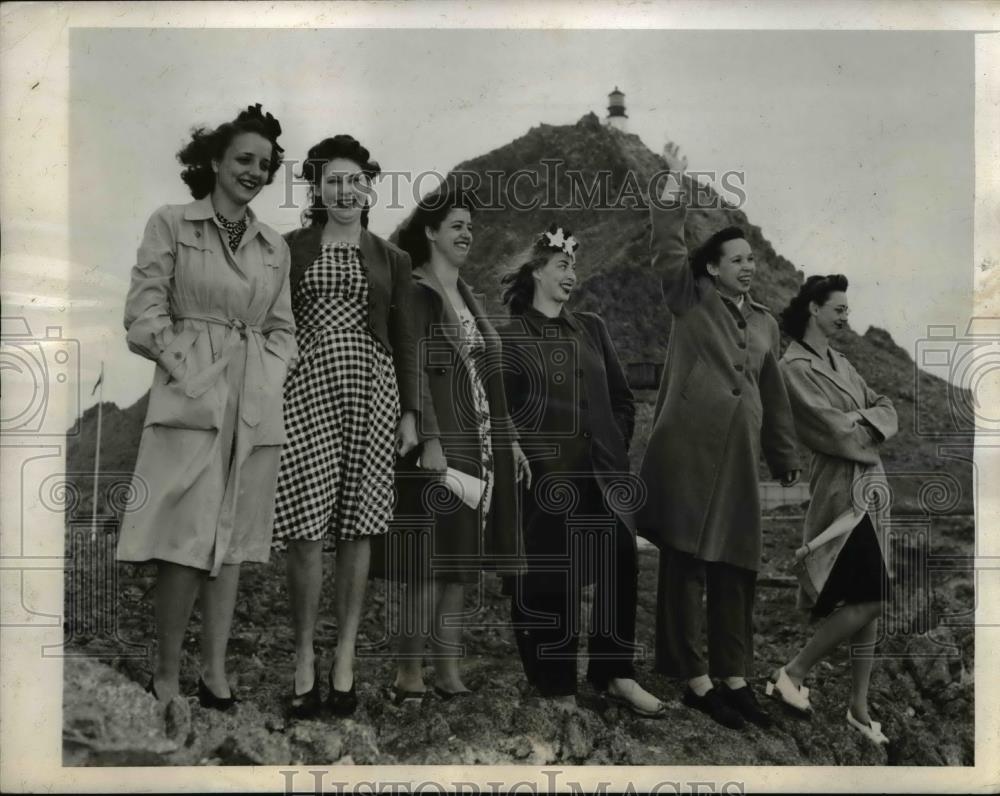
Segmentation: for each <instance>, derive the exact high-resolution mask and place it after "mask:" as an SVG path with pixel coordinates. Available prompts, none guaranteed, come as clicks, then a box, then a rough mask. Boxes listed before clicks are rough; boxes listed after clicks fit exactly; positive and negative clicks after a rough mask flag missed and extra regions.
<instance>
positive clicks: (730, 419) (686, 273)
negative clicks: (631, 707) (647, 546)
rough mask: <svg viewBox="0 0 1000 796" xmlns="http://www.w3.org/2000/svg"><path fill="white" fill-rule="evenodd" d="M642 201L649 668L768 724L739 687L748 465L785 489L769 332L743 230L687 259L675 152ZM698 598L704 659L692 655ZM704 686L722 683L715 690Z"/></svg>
mask: <svg viewBox="0 0 1000 796" xmlns="http://www.w3.org/2000/svg"><path fill="white" fill-rule="evenodd" d="M665 157H666V159H667V162H668V165H670V166H671V174H670V175H669V177H668V178H667V185H666V189H665V191H664V194H663V196H662V197H661V198H660V200H659V201H655V197H654V201H653V202H652V206H651V208H650V215H651V221H652V239H651V249H652V264H653V268H654V269H656V271H657V274H658V276H659V277H660V279H661V285H662V289H663V298H664V301H665V303H666V305H667V307H668V308H669V310H670V313H671V316H672V318H673V325H672V328H671V333H670V343H669V347H668V349H667V359H666V365H665V368H664V375H663V382H662V384H661V385H660V392H659V396H658V398H657V402H656V409H655V412H654V418H653V428H652V432H651V434H650V439H649V444H648V447H647V449H646V454H645V457H644V459H643V463H642V470H641V477H642V479H643V481H644V482H645V485H646V491H647V499H646V504H645V506H644V508H643V509H642V511H641V512H640V516H639V529H640V533H642V535H644V536H646V538H648V539H649V540H650V541H652V542H654V543H655V544H656V545H657V546H658V547H659V548H660V573H659V586H658V596H657V630H656V668H657V670H658V671H660V672H662V673H664V674H668V675H670V676H672V677H677V678H682V679H684V680H686V681H687V686H688V687H687V689H686V690H685V692H684V698H683V700H684V704H686V705H688V706H689V707H692V708H695V709H698V710H701V711H703V712H705V713H707V714H708V715H710V716H711V717H712V718H713V719H715V720H716V721H718V722H719V723H721V724H723V725H725V726H728V727H731V728H734V729H735V728H739V727H742V726H743V724H744V720H749V721H751V722H754V723H756V724H759V725H761V726H767V725H769V724H770V719H769V717H768V716H767V714H766V713H765V712H764V711H763V710H762V709H761V708H760V706H759V704H758V703H757V701H756V698H755V697H754V694H753V692H752V691H751V689H750V687H749V686H748V685H747V681H746V678H747V677H748V676H749V675H750V671H751V666H752V660H753V652H752V639H753V627H752V614H753V603H754V586H755V582H756V574H757V568H758V566H759V564H760V551H761V521H760V504H759V499H758V480H757V468H758V463H759V460H760V453H761V448H763V453H764V456H765V458H766V460H767V462H768V465H769V466H770V469H771V472H772V473H773V474H774V475H775V477H779V478H781V480H782V483H783V484H785V485H791V484H793V483H795V481H796V480H797V479H798V467H799V464H798V460H797V455H796V441H795V430H794V428H793V424H792V414H791V408H790V407H789V404H788V396H787V394H786V392H785V385H784V383H783V381H782V379H781V374H780V372H779V370H778V350H779V349H778V344H779V339H780V335H779V331H778V325H777V322H776V321H775V319H774V318H773V317H772V316H771V314H770V313H769V312H768V311H767V309H766V308H764V307H763V306H762V305H760V304H758V303H756V302H755V301H753V300H752V299H751V298H750V296H749V289H750V284H751V281H752V278H753V273H754V269H755V265H754V259H753V252H752V251H751V249H750V245H749V244H748V243H747V241H746V240H745V239H744V238H743V233H742V232H741V231H740V230H739V229H737V228H735V227H730V228H728V229H725V230H721V231H720V232H718V233H716V234H715V235H713V236H712V237H710V238H709V239H708V240H707V241H706V242H705V243H703V244H702V246H701V247H699V249H698V250H696V251H695V252H693V253H692V256H691V260H690V262H689V259H688V251H687V247H686V246H685V241H684V222H685V216H686V206H685V201H686V200H685V199H684V197H683V193H684V191H683V188H682V187H681V181H680V175H679V174H678V172H679V171H680V169H681V165H680V162H679V159H678V158H677V153H676V149H675V148H671V147H669V146H668V148H667V151H666V152H665ZM706 592H707V618H708V623H707V625H708V626H707V630H708V651H709V655H708V661H707V662H706V660H705V659H704V657H703V656H702V653H701V647H702V639H701V629H702V615H703V613H704V609H703V608H702V599H703V596H704V595H705V593H706ZM710 677H716V678H720V679H722V680H724V682H723V684H722V686H721V688H718V689H717V688H715V687H714V686H713V683H712V680H711V679H710Z"/></svg>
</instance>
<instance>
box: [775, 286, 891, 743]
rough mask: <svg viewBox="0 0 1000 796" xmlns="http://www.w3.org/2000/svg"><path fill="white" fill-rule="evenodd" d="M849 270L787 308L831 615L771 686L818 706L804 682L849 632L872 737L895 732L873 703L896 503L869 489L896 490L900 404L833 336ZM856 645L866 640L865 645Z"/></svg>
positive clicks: (820, 598)
mask: <svg viewBox="0 0 1000 796" xmlns="http://www.w3.org/2000/svg"><path fill="white" fill-rule="evenodd" d="M846 290H847V278H846V277H844V276H842V275H840V274H832V275H830V276H812V277H810V278H809V279H808V280H806V282H805V284H804V285H803V286H802V288H801V289H800V290H799V294H798V295H797V296H796V297H795V298H794V299H792V302H791V303H790V304H789V305H788V307H787V308H786V309H785V310H784V312H783V313H782V316H781V319H782V323H783V326H784V328H785V332H786V333H787V334H788V335H789V336H790V337H791V338H792V342H791V343H790V344H789V346H788V349H787V350H786V351H785V354H784V356H783V357H782V358H781V362H780V366H781V372H782V375H783V376H784V378H785V384H786V385H787V386H788V395H789V398H790V399H791V402H792V411H793V412H794V414H795V428H796V429H797V431H798V433H799V437H800V438H801V439H802V441H803V442H804V443H805V444H806V445H807V446H808V447H809V448H810V449H811V450H812V452H813V455H812V461H811V462H810V466H809V498H810V499H809V511H808V512H807V513H806V520H805V527H804V529H803V535H804V540H803V541H804V544H803V545H802V546H801V547H800V548H799V549H798V550H797V551H796V554H795V557H796V561H797V563H798V564H799V566H800V567H801V570H802V572H801V575H800V578H801V581H802V585H803V590H802V592H801V593H800V598H801V603H802V604H803V605H808V606H810V607H811V613H812V617H813V618H814V619H824V622H823V624H822V625H820V626H819V628H818V630H817V631H816V633H815V634H814V635H813V637H812V638H811V639H810V640H809V642H808V643H807V644H806V645H805V646H804V647H803V648H802V649H801V650H799V651H798V653H797V654H796V655H795V657H793V658H792V659H791V660H790V661H789V662H788V663H786V664H785V665H784V666H783V667H781V668H779V669H778V670H777V671H776V672H775V674H774V677H773V680H772V683H770V684H769V685H768V693H770V694H773V695H774V696H776V697H777V698H778V699H780V700H782V701H784V702H786V703H788V704H790V705H791V706H793V707H795V708H797V709H799V710H806V711H807V710H809V697H808V689H806V688H804V687H803V685H802V682H803V680H804V679H805V678H806V676H807V675H808V674H809V671H810V669H812V667H813V666H815V665H816V664H817V663H818V662H819V661H820V660H822V659H823V658H824V657H826V656H827V655H829V654H830V653H831V652H832V651H833V650H834V649H836V648H837V647H838V646H839V645H840V644H842V643H843V642H845V641H849V642H850V644H851V645H852V658H851V699H850V703H849V706H848V708H847V723H848V724H849V725H850V726H851V727H854V728H856V729H857V730H859V731H860V732H861V733H862V734H863V735H864V736H865V737H867V738H868V739H869V740H871V741H873V742H875V743H880V744H884V743H887V742H888V739H887V738H886V737H885V735H883V734H882V730H881V726H880V725H879V723H878V722H877V721H873V720H872V718H871V716H870V715H869V713H868V684H869V681H870V680H871V671H872V663H873V661H874V644H875V640H876V636H877V630H878V617H879V616H880V614H881V613H882V609H883V603H884V601H885V600H886V599H887V596H888V591H889V574H888V567H886V564H885V562H886V560H887V547H888V543H887V541H886V533H887V531H888V521H889V517H888V510H887V509H886V508H880V507H878V506H876V505H874V504H873V502H872V501H871V500H869V498H871V497H872V496H874V495H877V494H879V493H887V491H888V484H887V483H886V480H885V473H884V471H883V469H882V462H881V460H880V459H879V454H878V448H879V446H880V445H881V444H882V443H883V442H885V441H886V440H887V439H889V438H890V437H892V436H893V435H895V433H896V431H897V428H898V420H897V417H896V410H895V409H894V408H893V405H892V402H891V401H890V400H889V399H888V398H886V397H885V396H884V395H879V394H878V393H876V392H875V391H874V390H872V389H871V388H870V387H869V386H868V385H867V384H865V380H864V379H863V378H861V376H860V375H859V374H858V372H857V371H856V370H855V369H854V368H853V367H852V365H851V363H850V362H849V361H848V360H847V358H846V357H845V356H844V355H843V354H840V353H839V352H837V351H835V350H834V349H833V348H831V347H830V342H829V338H830V336H831V335H835V334H836V333H837V332H838V331H840V330H841V329H843V328H845V327H846V326H847V316H848V313H849V308H848V306H847V294H846ZM855 646H859V647H864V648H867V649H860V650H857V653H856V654H855V649H854V648H855Z"/></svg>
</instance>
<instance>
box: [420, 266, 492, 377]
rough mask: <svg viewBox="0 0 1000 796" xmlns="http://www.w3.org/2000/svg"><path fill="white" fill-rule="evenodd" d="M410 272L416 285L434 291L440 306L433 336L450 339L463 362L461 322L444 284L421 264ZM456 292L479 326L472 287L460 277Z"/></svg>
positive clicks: (479, 310) (479, 313)
mask: <svg viewBox="0 0 1000 796" xmlns="http://www.w3.org/2000/svg"><path fill="white" fill-rule="evenodd" d="M412 273H413V281H414V282H416V283H417V284H418V285H423V286H424V287H425V288H427V289H428V290H430V291H431V292H432V293H434V295H435V296H437V299H438V303H439V305H440V307H441V323H440V324H439V325H437V327H436V328H435V329H434V332H433V334H434V336H435V337H443V338H445V339H447V340H448V341H450V342H451V344H452V345H453V346H455V349H456V350H457V351H458V354H459V356H460V357H461V359H462V361H463V362H464V361H465V359H466V355H467V352H466V350H465V346H463V345H462V339H463V338H462V322H461V320H459V317H458V313H456V312H455V308H454V307H453V306H452V304H451V300H450V299H449V298H448V296H446V295H445V292H444V286H443V285H442V284H441V281H440V280H439V279H438V278H437V277H436V276H435V275H434V274H433V273H432V272H431V271H430V269H428V268H426V267H425V266H423V265H420V266H417V267H416V268H414V269H413V272H412ZM458 292H459V294H460V295H461V296H462V299H463V300H464V301H465V303H466V306H468V308H469V312H471V313H472V315H473V317H474V318H475V319H476V323H477V325H478V326H480V327H481V326H482V320H483V310H482V306H481V304H480V302H479V300H478V299H477V297H476V295H475V294H474V293H473V292H472V288H470V287H469V285H468V283H467V282H465V280H463V279H462V278H461V277H459V279H458Z"/></svg>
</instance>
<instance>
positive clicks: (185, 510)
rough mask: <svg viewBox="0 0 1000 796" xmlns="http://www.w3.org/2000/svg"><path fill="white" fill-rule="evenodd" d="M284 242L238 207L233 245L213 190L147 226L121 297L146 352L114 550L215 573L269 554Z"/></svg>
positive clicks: (279, 421) (284, 355) (290, 339)
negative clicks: (240, 231) (147, 372)
mask: <svg viewBox="0 0 1000 796" xmlns="http://www.w3.org/2000/svg"><path fill="white" fill-rule="evenodd" d="M289 265H290V260H289V252H288V247H287V246H286V245H285V242H284V241H283V240H282V238H281V236H280V235H278V233H277V232H275V231H274V230H273V229H271V228H270V227H268V226H266V225H264V224H262V223H260V222H259V221H258V220H257V219H256V217H255V216H254V215H253V214H252V213H251V212H250V211H249V210H248V227H247V230H246V232H245V233H244V235H243V238H242V239H241V241H240V244H239V246H238V248H237V250H236V252H235V253H233V252H232V251H231V250H230V249H229V245H228V236H227V235H226V234H225V232H224V231H223V230H222V228H221V227H220V225H219V223H218V222H217V221H216V219H215V211H214V208H213V206H212V201H211V198H210V197H205V198H203V199H200V200H197V201H194V202H191V203H189V204H186V205H167V206H164V207H161V208H159V209H158V210H157V211H156V212H155V213H153V215H152V217H151V218H150V220H149V222H148V223H147V225H146V230H145V233H144V235H143V239H142V243H141V245H140V247H139V251H138V256H137V262H136V264H135V266H134V267H133V269H132V277H131V284H130V287H129V292H128V296H127V298H126V301H125V319H124V320H125V328H126V330H127V338H126V339H127V343H128V347H129V349H130V350H131V351H133V352H135V353H137V354H139V355H140V356H143V357H145V358H147V359H151V360H153V361H154V362H156V370H155V373H154V375H153V385H152V388H151V389H150V392H149V405H148V408H147V411H146V418H145V422H144V425H143V432H142V437H141V439H140V442H139V452H138V457H137V460H136V466H135V470H134V474H133V484H134V495H133V497H134V499H133V501H132V504H131V505H130V508H129V510H128V511H127V512H126V514H125V517H124V519H123V523H122V528H121V535H120V539H119V543H118V553H117V555H118V558H119V559H120V560H125V561H148V560H154V559H158V560H163V561H170V562H173V563H176V564H182V565H185V566H190V567H195V568H198V569H205V570H209V572H210V573H211V574H212V575H215V574H217V573H218V572H219V569H220V567H221V566H222V565H223V564H235V563H240V562H242V561H267V559H268V555H269V550H270V541H271V526H272V520H273V511H274V493H275V486H276V483H277V472H278V463H279V459H280V455H281V446H282V444H283V443H284V442H285V440H286V437H285V428H284V417H283V410H282V385H283V383H284V379H285V375H286V373H287V371H288V368H289V366H290V365H291V364H292V363H293V362H294V360H295V357H296V346H295V337H294V329H295V327H294V322H293V319H292V310H291V300H290V293H289V284H288V274H289Z"/></svg>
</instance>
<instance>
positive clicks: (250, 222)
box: [184, 194, 281, 247]
mask: <svg viewBox="0 0 1000 796" xmlns="http://www.w3.org/2000/svg"><path fill="white" fill-rule="evenodd" d="M184 220H185V221H209V220H211V221H213V222H215V205H213V204H212V195H211V194H208V195H207V196H203V197H202V198H201V199H195V200H194V201H193V202H190V203H189V204H188V205H187V207H185V208H184ZM254 235H260V236H261V237H262V238H263V239H264V240H265V241H266V242H267V244H268V245H269V246H271V247H276V246H277V245H278V242H279V240H280V238H281V236H280V235H279V234H278V233H277V232H275V231H274V230H273V229H271V228H270V227H269V226H267V225H266V224H262V223H261V222H260V221H259V220H258V219H257V215H256V213H254V211H253V210H252V209H251V208H250V207H247V231H246V237H247V238H251V237H253V236H254Z"/></svg>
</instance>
